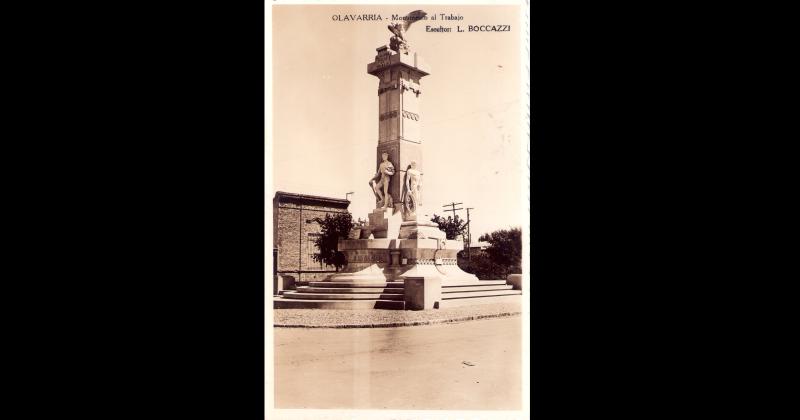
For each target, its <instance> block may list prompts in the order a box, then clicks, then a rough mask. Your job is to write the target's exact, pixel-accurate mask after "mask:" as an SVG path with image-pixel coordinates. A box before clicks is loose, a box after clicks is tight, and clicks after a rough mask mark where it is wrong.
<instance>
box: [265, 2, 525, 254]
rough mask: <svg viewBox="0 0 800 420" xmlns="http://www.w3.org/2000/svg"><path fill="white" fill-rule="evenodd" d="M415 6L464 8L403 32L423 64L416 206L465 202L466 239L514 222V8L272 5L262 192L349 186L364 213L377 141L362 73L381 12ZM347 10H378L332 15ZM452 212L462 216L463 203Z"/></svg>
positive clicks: (374, 101) (520, 170)
mask: <svg viewBox="0 0 800 420" xmlns="http://www.w3.org/2000/svg"><path fill="white" fill-rule="evenodd" d="M415 9H422V10H425V11H426V12H428V15H429V16H430V15H432V14H434V13H435V14H439V13H445V14H456V15H461V16H463V17H464V19H463V20H461V21H458V22H455V21H446V20H436V21H419V22H416V23H415V24H413V25H412V26H411V28H410V29H409V31H408V33H407V34H406V37H407V39H408V40H409V43H410V44H411V46H412V50H413V51H416V52H417V53H418V54H419V55H420V56H422V58H423V59H424V60H425V61H426V62H427V63H428V65H429V66H430V68H431V74H430V75H429V76H426V77H424V78H423V79H422V80H421V90H422V95H421V96H420V99H421V112H420V113H421V115H422V118H421V121H422V153H423V156H424V159H423V162H424V173H425V175H424V178H423V189H422V194H423V200H422V202H423V203H424V205H425V208H424V210H425V213H427V214H431V215H432V214H433V213H436V214H445V215H447V214H451V213H443V212H442V205H444V204H447V203H450V202H453V201H455V202H463V203H464V204H463V205H461V206H459V207H465V208H466V207H474V208H475V209H474V210H470V216H471V219H472V229H471V230H472V235H473V240H477V237H478V235H480V234H482V233H485V232H489V231H492V230H495V229H499V228H507V227H509V226H521V225H523V224H524V222H523V218H527V206H526V205H525V203H526V202H527V196H526V193H525V191H526V190H523V187H524V185H525V182H526V181H525V177H526V175H525V174H526V173H527V169H526V158H527V156H526V155H525V153H524V151H525V145H524V144H525V143H526V142H527V140H526V139H524V138H522V136H523V135H524V131H522V130H521V128H522V127H521V126H520V115H521V109H520V108H521V106H522V104H524V97H523V95H524V93H523V91H522V90H521V89H520V77H519V76H520V56H519V55H520V52H519V48H520V42H519V35H520V33H519V31H520V30H522V28H521V27H520V26H519V14H518V13H519V10H518V8H517V7H515V6H449V5H440V6H431V5H426V6H407V5H406V6H382V5H372V6H370V5H362V6H355V7H354V6H340V5H326V6H291V5H284V6H275V7H273V8H272V16H273V27H272V37H273V39H272V71H273V85H272V86H273V121H274V127H273V130H274V131H273V134H274V144H273V149H272V150H273V159H272V171H273V172H272V176H273V192H274V191H288V192H295V193H301V194H313V195H323V196H329V197H340V198H345V193H347V192H349V191H354V192H355V194H353V195H351V196H350V200H351V201H352V203H351V205H350V212H351V213H352V214H353V217H354V219H357V218H359V217H360V218H362V219H366V218H367V214H368V213H369V212H370V211H371V210H372V209H373V208H374V207H375V197H374V195H373V193H372V191H371V189H370V188H369V186H368V185H367V183H368V181H369V179H370V178H371V177H372V176H373V175H374V174H375V170H376V162H375V148H376V146H377V144H378V94H377V88H378V79H377V78H376V77H375V76H372V75H369V74H367V72H366V70H367V64H368V63H370V62H372V61H373V60H374V58H375V55H376V51H375V49H376V48H377V47H379V46H381V45H386V44H388V42H389V37H390V36H391V33H390V32H389V30H388V29H387V25H388V24H389V23H391V21H390V18H391V15H392V14H399V15H405V14H406V13H408V12H410V11H412V10H415ZM349 14H359V15H360V14H380V15H381V17H382V18H383V20H381V21H334V20H333V19H332V16H333V15H342V16H344V15H349ZM426 25H430V26H439V25H442V26H451V27H453V31H455V26H456V25H460V26H461V27H462V29H466V26H467V25H511V32H463V33H455V32H452V33H434V32H427V33H426V32H425V26H426ZM267 48H268V51H267V54H270V51H269V46H267ZM268 129H269V128H268ZM268 133H269V131H268ZM268 168H269V166H268ZM273 195H274V193H273ZM271 198H272V196H268V199H269V201H271ZM458 214H459V215H460V216H461V217H465V218H466V212H465V211H459V212H458Z"/></svg>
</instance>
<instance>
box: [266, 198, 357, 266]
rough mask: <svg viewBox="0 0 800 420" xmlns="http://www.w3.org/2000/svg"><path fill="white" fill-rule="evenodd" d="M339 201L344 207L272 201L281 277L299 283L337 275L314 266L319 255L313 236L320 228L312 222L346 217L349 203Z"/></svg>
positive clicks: (309, 202) (289, 199)
mask: <svg viewBox="0 0 800 420" xmlns="http://www.w3.org/2000/svg"><path fill="white" fill-rule="evenodd" d="M333 200H335V199H333ZM339 201H342V202H343V203H330V204H327V203H324V202H320V201H317V200H306V199H302V198H297V197H291V196H290V197H288V198H286V197H281V196H279V195H277V194H276V198H275V200H273V212H274V214H273V218H274V229H275V235H274V241H275V242H274V246H275V247H276V248H277V249H278V261H277V271H278V274H283V275H291V276H293V277H294V278H295V280H296V281H313V280H322V279H324V278H325V277H326V276H327V275H329V274H331V273H335V272H336V268H335V267H333V266H326V265H325V264H321V263H319V262H315V261H314V260H313V259H312V258H311V254H312V253H314V252H316V247H315V245H314V243H313V239H314V238H313V236H314V234H319V232H320V226H319V224H318V223H316V222H314V221H313V219H314V218H316V217H320V218H325V215H326V214H335V213H347V205H348V204H349V202H347V201H344V200H339ZM309 234H311V235H309Z"/></svg>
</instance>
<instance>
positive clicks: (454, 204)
mask: <svg viewBox="0 0 800 420" xmlns="http://www.w3.org/2000/svg"><path fill="white" fill-rule="evenodd" d="M459 204H464V203H450V204H445V205H443V206H442V207H447V206H451V207H452V209H451V210H443V211H452V212H453V219H455V218H456V210H464V209H457V208H456V206H457V205H459Z"/></svg>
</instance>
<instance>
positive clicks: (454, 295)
mask: <svg viewBox="0 0 800 420" xmlns="http://www.w3.org/2000/svg"><path fill="white" fill-rule="evenodd" d="M521 294H522V293H521V292H520V291H519V290H476V291H473V292H443V293H442V300H448V299H459V298H475V297H489V296H505V295H521Z"/></svg>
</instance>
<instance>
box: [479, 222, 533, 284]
mask: <svg viewBox="0 0 800 420" xmlns="http://www.w3.org/2000/svg"><path fill="white" fill-rule="evenodd" d="M478 240H479V241H485V242H489V244H491V245H490V246H489V247H488V248H486V251H485V252H486V254H487V255H489V257H490V258H491V259H492V261H494V262H495V263H497V264H499V265H501V266H505V267H508V268H509V270H512V271H513V272H516V273H520V272H522V268H521V266H522V229H520V228H518V227H513V228H511V229H500V230H496V231H494V232H492V233H487V234H483V235H481V236H480V238H478Z"/></svg>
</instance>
